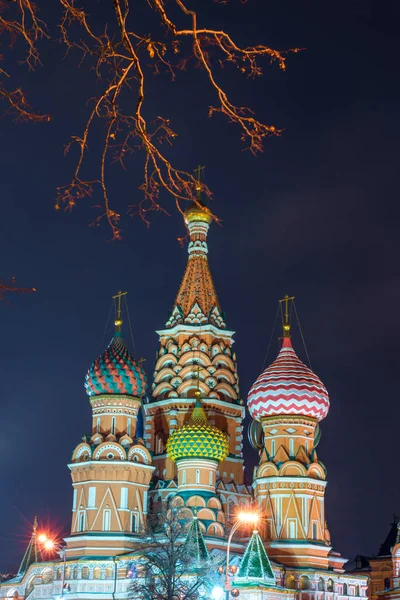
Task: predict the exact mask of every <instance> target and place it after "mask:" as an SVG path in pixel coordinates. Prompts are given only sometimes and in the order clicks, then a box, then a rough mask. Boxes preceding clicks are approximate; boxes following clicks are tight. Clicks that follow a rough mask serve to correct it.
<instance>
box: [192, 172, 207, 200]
mask: <svg viewBox="0 0 400 600" xmlns="http://www.w3.org/2000/svg"><path fill="white" fill-rule="evenodd" d="M203 169H205V167H203V166H202V165H199V166H198V167H197V169H195V170H194V172H195V173H196V175H197V185H196V191H197V198H198V199H199V200H200V192H201V172H202V170H203Z"/></svg>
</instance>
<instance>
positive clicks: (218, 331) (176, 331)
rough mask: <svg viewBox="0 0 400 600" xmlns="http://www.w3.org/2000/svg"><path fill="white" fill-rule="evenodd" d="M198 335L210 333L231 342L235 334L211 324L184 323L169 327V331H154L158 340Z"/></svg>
mask: <svg viewBox="0 0 400 600" xmlns="http://www.w3.org/2000/svg"><path fill="white" fill-rule="evenodd" d="M199 333H201V334H202V335H204V334H206V333H211V334H213V335H214V336H215V337H218V338H227V339H229V340H231V338H232V336H234V335H235V333H236V332H235V331H231V330H230V329H222V328H220V327H215V325H211V323H204V324H202V325H186V324H184V323H178V325H174V327H170V328H169V329H159V330H158V331H156V334H157V335H159V336H160V338H163V337H167V338H170V337H175V336H176V335H181V334H189V335H190V337H191V336H192V335H193V334H199Z"/></svg>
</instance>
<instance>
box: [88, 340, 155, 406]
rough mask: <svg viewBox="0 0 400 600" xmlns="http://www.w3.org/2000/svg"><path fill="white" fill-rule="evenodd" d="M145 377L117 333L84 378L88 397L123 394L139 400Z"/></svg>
mask: <svg viewBox="0 0 400 600" xmlns="http://www.w3.org/2000/svg"><path fill="white" fill-rule="evenodd" d="M146 387H147V380H146V374H145V372H144V370H143V368H142V366H141V364H140V363H138V362H136V361H135V359H134V358H133V355H132V354H131V353H130V352H129V350H128V348H127V347H126V346H125V343H124V341H123V339H122V337H121V334H120V333H119V332H117V333H116V334H115V336H114V337H113V339H112V340H111V342H110V344H109V346H108V348H107V349H106V350H105V351H104V352H103V354H101V356H99V357H98V358H96V360H95V361H94V363H93V364H92V366H91V367H90V369H89V371H88V372H87V375H86V380H85V388H86V393H87V394H88V396H100V395H102V394H124V395H127V396H135V397H136V398H141V397H142V396H144V394H145V393H146Z"/></svg>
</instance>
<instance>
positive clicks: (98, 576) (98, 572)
mask: <svg viewBox="0 0 400 600" xmlns="http://www.w3.org/2000/svg"><path fill="white" fill-rule="evenodd" d="M93 579H101V569H100V567H95V568H94V571H93Z"/></svg>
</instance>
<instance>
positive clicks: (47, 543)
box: [38, 533, 67, 598]
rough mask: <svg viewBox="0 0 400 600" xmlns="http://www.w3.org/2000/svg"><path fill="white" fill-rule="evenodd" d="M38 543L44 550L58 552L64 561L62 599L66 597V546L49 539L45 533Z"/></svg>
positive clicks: (39, 537)
mask: <svg viewBox="0 0 400 600" xmlns="http://www.w3.org/2000/svg"><path fill="white" fill-rule="evenodd" d="M38 541H39V542H40V543H41V544H42V545H43V548H44V549H45V550H46V551H47V552H53V551H54V552H57V553H58V555H59V557H60V558H62V559H63V572H62V581H61V598H62V597H63V596H64V587H65V567H66V561H67V553H66V550H65V546H63V545H62V544H60V543H58V542H55V541H54V540H52V539H51V538H48V537H47V535H46V534H45V533H41V534H40V535H39V536H38Z"/></svg>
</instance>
